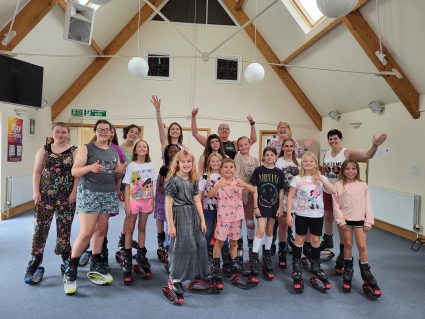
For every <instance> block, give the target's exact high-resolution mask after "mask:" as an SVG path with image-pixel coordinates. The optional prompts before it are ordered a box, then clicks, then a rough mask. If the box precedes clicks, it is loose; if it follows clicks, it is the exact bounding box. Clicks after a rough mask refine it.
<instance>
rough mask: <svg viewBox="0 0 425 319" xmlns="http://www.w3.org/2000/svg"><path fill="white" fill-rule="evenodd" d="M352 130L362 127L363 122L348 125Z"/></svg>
mask: <svg viewBox="0 0 425 319" xmlns="http://www.w3.org/2000/svg"><path fill="white" fill-rule="evenodd" d="M348 124H350V126H351V127H352V128H355V129H358V128H359V127H360V126H362V124H363V122H352V123H348Z"/></svg>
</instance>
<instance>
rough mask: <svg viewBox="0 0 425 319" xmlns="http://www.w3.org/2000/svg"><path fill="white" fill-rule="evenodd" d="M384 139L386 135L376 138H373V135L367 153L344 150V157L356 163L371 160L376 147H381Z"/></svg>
mask: <svg viewBox="0 0 425 319" xmlns="http://www.w3.org/2000/svg"><path fill="white" fill-rule="evenodd" d="M386 139H387V133H383V134H381V135H379V136H378V137H375V135H373V138H372V146H371V147H370V149H369V150H368V151H367V152H362V151H358V150H350V149H346V150H345V154H344V155H345V157H346V158H351V159H353V160H356V161H366V160H368V159H371V158H372V157H373V156H374V155H375V153H376V151H377V150H378V146H380V145H382V144H383V143H384V142H385V140H386Z"/></svg>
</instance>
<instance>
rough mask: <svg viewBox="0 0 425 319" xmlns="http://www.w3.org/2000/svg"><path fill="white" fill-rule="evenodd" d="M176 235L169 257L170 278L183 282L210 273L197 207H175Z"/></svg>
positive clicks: (171, 240) (172, 239) (169, 249)
mask: <svg viewBox="0 0 425 319" xmlns="http://www.w3.org/2000/svg"><path fill="white" fill-rule="evenodd" d="M173 219H174V225H175V227H176V237H174V238H170V246H169V248H168V257H169V261H170V280H172V281H175V282H183V281H185V280H193V279H194V278H195V277H196V276H204V275H207V274H208V273H209V267H208V249H207V241H206V239H205V235H204V234H202V232H201V225H200V220H199V217H198V214H197V212H196V209H195V207H194V206H192V205H185V206H180V207H173Z"/></svg>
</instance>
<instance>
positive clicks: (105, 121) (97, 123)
mask: <svg viewBox="0 0 425 319" xmlns="http://www.w3.org/2000/svg"><path fill="white" fill-rule="evenodd" d="M99 124H108V125H109V129H110V130H112V129H113V128H114V126H113V125H112V124H111V122H109V121H107V120H97V122H96V124H95V125H94V127H93V132H94V137H93V139H92V141H93V142H95V141H96V140H97V137H96V130H97V126H98V125H99Z"/></svg>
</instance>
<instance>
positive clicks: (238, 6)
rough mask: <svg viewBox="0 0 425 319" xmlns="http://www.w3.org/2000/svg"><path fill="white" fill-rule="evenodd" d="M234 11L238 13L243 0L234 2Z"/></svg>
mask: <svg viewBox="0 0 425 319" xmlns="http://www.w3.org/2000/svg"><path fill="white" fill-rule="evenodd" d="M235 2H236V3H235V10H236V11H239V10H240V9H242V6H243V3H244V2H245V0H235Z"/></svg>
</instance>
